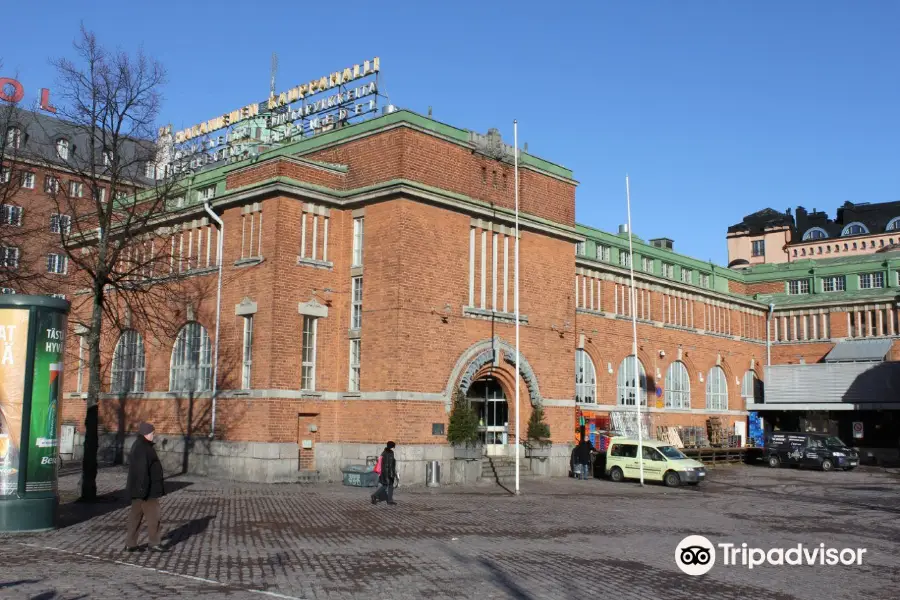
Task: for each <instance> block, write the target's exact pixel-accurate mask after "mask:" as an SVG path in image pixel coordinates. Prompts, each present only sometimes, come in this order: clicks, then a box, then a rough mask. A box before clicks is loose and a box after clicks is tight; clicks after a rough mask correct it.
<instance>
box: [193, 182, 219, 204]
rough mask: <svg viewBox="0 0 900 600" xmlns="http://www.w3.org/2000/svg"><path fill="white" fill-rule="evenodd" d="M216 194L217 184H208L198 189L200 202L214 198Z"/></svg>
mask: <svg viewBox="0 0 900 600" xmlns="http://www.w3.org/2000/svg"><path fill="white" fill-rule="evenodd" d="M215 195H216V186H214V185H208V186H206V187H204V188H200V189H199V190H197V200H198V201H199V202H206V201H207V200H212V199H213V198H214V197H215Z"/></svg>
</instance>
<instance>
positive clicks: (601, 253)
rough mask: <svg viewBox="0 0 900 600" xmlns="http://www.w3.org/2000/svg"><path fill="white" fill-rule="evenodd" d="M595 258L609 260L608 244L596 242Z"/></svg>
mask: <svg viewBox="0 0 900 600" xmlns="http://www.w3.org/2000/svg"><path fill="white" fill-rule="evenodd" d="M597 260H602V261H604V262H609V246H604V245H603V244H597Z"/></svg>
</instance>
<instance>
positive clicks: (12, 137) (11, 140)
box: [6, 127, 22, 150]
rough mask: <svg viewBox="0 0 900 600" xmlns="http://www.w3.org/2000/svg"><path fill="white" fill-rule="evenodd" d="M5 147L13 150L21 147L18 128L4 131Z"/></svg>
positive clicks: (20, 134)
mask: <svg viewBox="0 0 900 600" xmlns="http://www.w3.org/2000/svg"><path fill="white" fill-rule="evenodd" d="M6 145H7V146H9V147H10V148H12V149H13V150H18V149H19V148H21V147H22V130H21V129H19V128H18V127H10V128H9V129H7V130H6Z"/></svg>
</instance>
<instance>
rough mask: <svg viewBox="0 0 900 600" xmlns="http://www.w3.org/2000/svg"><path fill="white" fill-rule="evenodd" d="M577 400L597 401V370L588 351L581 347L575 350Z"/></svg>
mask: <svg viewBox="0 0 900 600" xmlns="http://www.w3.org/2000/svg"><path fill="white" fill-rule="evenodd" d="M575 402H578V403H583V404H595V403H596V402H597V370H596V369H594V361H592V360H591V357H590V356H589V355H588V353H587V352H585V351H584V350H581V349H579V350H576V351H575Z"/></svg>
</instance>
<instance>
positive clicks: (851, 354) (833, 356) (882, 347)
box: [825, 340, 892, 363]
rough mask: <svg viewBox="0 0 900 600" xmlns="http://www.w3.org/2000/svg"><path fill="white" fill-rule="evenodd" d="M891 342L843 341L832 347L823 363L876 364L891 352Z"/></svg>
mask: <svg viewBox="0 0 900 600" xmlns="http://www.w3.org/2000/svg"><path fill="white" fill-rule="evenodd" d="M891 342H892V340H845V341H841V342H838V343H836V344H835V345H834V348H832V349H831V352H829V353H828V354H827V355H825V362H828V363H835V362H877V361H882V360H884V357H885V356H887V353H888V352H890V351H891Z"/></svg>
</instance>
